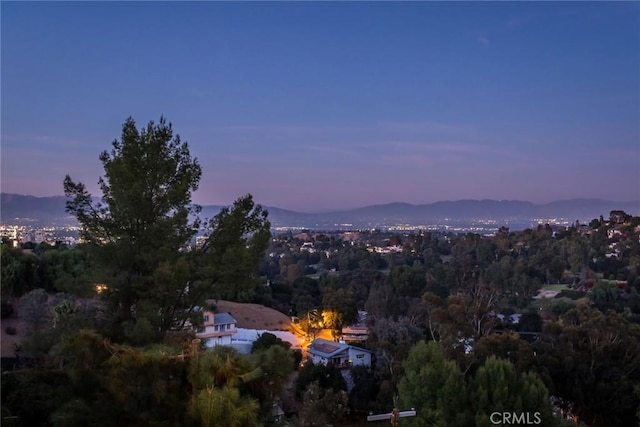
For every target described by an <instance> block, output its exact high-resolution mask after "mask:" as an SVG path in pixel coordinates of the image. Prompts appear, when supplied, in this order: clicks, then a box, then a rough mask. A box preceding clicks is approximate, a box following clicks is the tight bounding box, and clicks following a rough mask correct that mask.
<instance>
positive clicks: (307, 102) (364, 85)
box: [1, 2, 640, 211]
mask: <svg viewBox="0 0 640 427" xmlns="http://www.w3.org/2000/svg"><path fill="white" fill-rule="evenodd" d="M1 20H2V22H1V24H2V27H1V36H2V39H1V63H2V74H1V83H2V88H1V89H2V91H1V107H2V116H1V125H2V128H1V137H2V149H1V155H2V159H1V166H2V171H1V179H2V185H1V188H2V191H3V192H10V193H20V194H31V195H36V196H50V195H61V194H63V190H62V181H63V179H64V176H65V174H70V175H71V176H72V178H74V179H75V180H77V181H82V182H84V183H85V184H87V186H88V188H89V189H90V190H91V191H92V192H93V193H94V195H100V194H99V192H98V186H97V181H98V178H99V176H101V175H102V174H103V170H102V166H101V164H100V162H99V160H98V156H99V154H100V152H101V151H103V150H105V149H109V148H110V146H111V142H112V141H113V140H114V139H116V138H118V139H119V138H120V132H121V128H122V124H123V123H124V121H125V119H126V118H127V117H129V116H132V117H133V118H134V119H135V120H136V123H137V124H138V126H139V127H141V126H143V125H145V124H146V123H147V122H148V121H150V120H155V121H157V120H158V119H159V118H160V116H161V115H164V116H165V117H166V118H167V120H168V121H170V122H172V124H173V127H174V130H175V132H176V133H178V134H180V136H181V138H182V139H183V140H186V141H188V143H189V146H190V149H191V153H192V155H193V156H195V157H197V158H198V160H199V162H200V164H201V166H202V168H203V177H202V181H201V183H200V190H198V192H197V193H196V194H195V195H194V201H195V202H197V203H200V204H228V203H231V202H232V201H233V200H235V199H236V198H238V197H239V196H241V195H243V194H246V193H251V194H253V195H254V198H255V199H256V201H257V202H258V203H262V204H264V205H267V206H278V207H281V208H287V209H293V210H298V211H318V210H325V209H334V208H350V207H359V206H365V205H370V204H380V203H390V202H408V203H414V204H419V203H431V202H435V201H440V200H459V199H510V200H527V201H531V202H534V203H546V202H549V201H553V200H560V199H573V198H602V199H607V200H615V201H630V200H639V199H640V3H637V2H624V3H611V2H606V3H595V2H569V3H556V2H526V3H521V2H476V3H467V2H450V3H442V2H428V3H427V2H425V3H422V2H407V3H403V2H349V3H342V2H284V3H272V2H249V3H230V2H224V3H216V2H172V3H169V2H140V3H121V2H113V3H112V2H107V3H96V2H69V3H59V2H45V3H32V2H2V5H1Z"/></svg>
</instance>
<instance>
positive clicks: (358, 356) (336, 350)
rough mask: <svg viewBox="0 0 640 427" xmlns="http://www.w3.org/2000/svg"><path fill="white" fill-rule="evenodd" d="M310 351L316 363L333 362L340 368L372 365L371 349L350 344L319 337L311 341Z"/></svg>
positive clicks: (325, 363)
mask: <svg viewBox="0 0 640 427" xmlns="http://www.w3.org/2000/svg"><path fill="white" fill-rule="evenodd" d="M308 351H309V356H310V357H311V360H312V361H313V363H316V364H323V365H329V364H332V365H334V366H336V367H338V368H348V367H351V366H371V351H369V350H367V349H364V348H360V347H355V346H352V345H349V344H344V343H339V342H333V341H328V340H324V339H322V338H318V339H316V340H314V341H313V342H312V343H311V345H310V346H309V350H308Z"/></svg>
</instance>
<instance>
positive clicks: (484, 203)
mask: <svg viewBox="0 0 640 427" xmlns="http://www.w3.org/2000/svg"><path fill="white" fill-rule="evenodd" d="M65 203H66V197H64V196H53V197H34V196H28V195H20V194H9V193H1V194H0V220H1V221H2V223H3V224H31V225H33V226H46V225H58V226H61V225H74V224H76V221H75V218H74V217H72V216H70V215H69V214H67V213H66V212H65ZM220 208H221V206H217V205H208V206H203V207H202V214H201V217H203V218H212V217H213V216H215V215H216V214H217V213H218V212H219V211H220ZM265 208H266V209H267V210H268V211H269V219H270V221H271V224H272V226H273V227H274V228H277V227H290V228H309V229H324V230H330V229H338V228H340V229H347V228H350V229H357V228H373V227H387V226H392V225H398V224H408V225H411V226H419V225H424V226H426V225H447V224H448V225H450V226H470V225H473V224H493V225H494V226H496V227H499V226H502V225H505V226H508V227H510V228H511V229H523V228H526V227H529V226H531V225H535V224H537V223H539V222H548V221H550V220H551V219H556V221H555V222H560V219H564V220H565V221H570V222H574V221H575V220H579V221H580V222H588V221H590V220H592V219H593V218H598V217H599V216H601V215H602V216H604V217H605V218H608V217H609V213H610V212H611V211H612V210H623V211H625V212H626V213H628V214H631V215H640V201H631V202H615V201H609V200H600V199H574V200H560V201H555V202H551V203H547V204H534V203H530V202H524V201H515V200H458V201H442V202H436V203H430V204H421V205H412V204H409V203H389V204H383V205H372V206H365V207H362V208H356V209H349V210H343V211H334V212H324V213H301V212H295V211H291V210H287V209H281V208H278V207H273V206H265Z"/></svg>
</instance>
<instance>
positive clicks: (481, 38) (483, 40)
mask: <svg viewBox="0 0 640 427" xmlns="http://www.w3.org/2000/svg"><path fill="white" fill-rule="evenodd" d="M476 41H477V42H478V43H480V44H482V45H484V46H489V45H491V41H490V40H489V39H488V38H487V37H486V36H484V35H483V34H478V35H477V36H476Z"/></svg>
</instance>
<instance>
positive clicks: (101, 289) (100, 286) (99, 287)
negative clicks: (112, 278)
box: [96, 283, 109, 294]
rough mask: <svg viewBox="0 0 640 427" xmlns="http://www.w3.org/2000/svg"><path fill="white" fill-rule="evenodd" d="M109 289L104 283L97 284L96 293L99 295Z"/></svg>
mask: <svg viewBox="0 0 640 427" xmlns="http://www.w3.org/2000/svg"><path fill="white" fill-rule="evenodd" d="M107 289H109V288H108V287H107V285H105V284H103V283H98V284H96V293H98V294H101V293H103V292H104V291H106V290H107Z"/></svg>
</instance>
